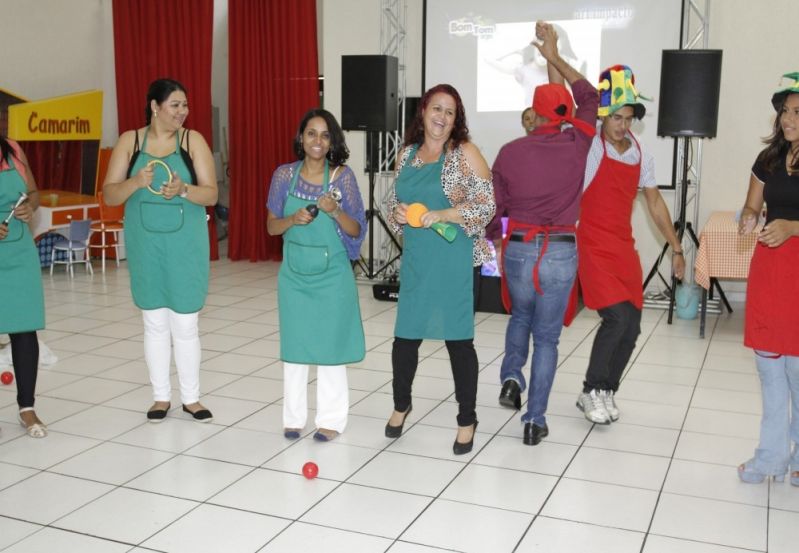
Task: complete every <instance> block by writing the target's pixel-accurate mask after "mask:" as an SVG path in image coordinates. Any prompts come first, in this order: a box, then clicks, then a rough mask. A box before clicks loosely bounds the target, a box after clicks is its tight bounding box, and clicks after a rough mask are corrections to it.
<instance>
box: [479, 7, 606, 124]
mask: <svg viewBox="0 0 799 553" xmlns="http://www.w3.org/2000/svg"><path fill="white" fill-rule="evenodd" d="M602 23H603V21H602V20H601V19H579V20H565V21H553V22H552V24H553V25H554V26H555V28H556V30H557V32H558V49H559V50H560V55H561V57H562V58H563V59H564V60H566V61H567V62H569V64H570V65H571V66H572V67H574V68H575V69H577V70H578V71H579V72H580V73H582V74H583V75H586V76H588V77H589V78H590V76H592V75H598V74H599V71H600V67H599V55H600V49H601V44H600V43H601V40H602ZM534 34H535V22H534V21H533V22H524V23H499V24H497V25H496V27H495V29H494V32H493V33H492V35H491V36H490V37H485V36H484V37H482V38H481V39H480V40H478V41H477V111H521V110H522V109H524V108H526V107H529V106H530V105H531V104H532V102H533V90H534V89H535V87H536V86H538V85H540V84H544V83H546V82H548V78H547V63H546V60H545V59H544V58H543V57H542V56H541V54H540V53H539V52H538V49H537V48H536V47H535V46H533V45H532V44H530V41H531V40H532V39H533V38H534Z"/></svg>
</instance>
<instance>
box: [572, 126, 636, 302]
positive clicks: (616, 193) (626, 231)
mask: <svg viewBox="0 0 799 553" xmlns="http://www.w3.org/2000/svg"><path fill="white" fill-rule="evenodd" d="M630 136H631V137H632V134H631V135H630ZM601 140H602V151H603V156H602V162H601V163H600V164H599V169H598V170H597V172H596V175H595V176H594V180H592V181H591V184H590V186H588V188H587V189H586V191H585V192H584V193H583V199H582V201H581V202H580V221H579V224H578V225H577V252H578V263H577V276H578V279H579V282H580V288H581V289H582V292H583V302H584V303H585V306H586V307H588V308H589V309H602V308H604V307H608V306H611V305H614V304H616V303H621V302H624V301H629V302H630V303H632V304H633V305H634V306H635V307H636V308H637V309H641V308H642V307H643V302H644V294H643V274H642V272H641V260H640V259H639V258H638V252H636V251H635V240H634V239H633V227H632V222H631V219H632V214H633V202H634V201H635V195H636V193H637V192H638V182H639V180H640V177H641V162H640V161H639V162H638V164H636V165H629V164H627V163H623V162H621V161H617V160H615V159H611V158H610V157H608V152H607V146H606V144H605V139H604V138H601ZM632 140H633V145H634V146H635V147H636V148H638V151H639V154H640V151H641V148H640V147H639V145H638V142H637V141H636V140H635V137H632Z"/></svg>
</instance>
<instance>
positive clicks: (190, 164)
mask: <svg viewBox="0 0 799 553" xmlns="http://www.w3.org/2000/svg"><path fill="white" fill-rule="evenodd" d="M190 132H191V131H190V130H189V129H186V131H185V132H184V133H183V136H182V137H180V141H181V143H182V142H183V139H184V138H185V139H186V148H183V146H181V147H180V157H181V158H182V159H183V163H185V164H186V169H188V170H189V176H190V177H191V182H192V184H199V183H198V182H197V173H195V172H194V161H192V159H191V156H190V155H189V133H190Z"/></svg>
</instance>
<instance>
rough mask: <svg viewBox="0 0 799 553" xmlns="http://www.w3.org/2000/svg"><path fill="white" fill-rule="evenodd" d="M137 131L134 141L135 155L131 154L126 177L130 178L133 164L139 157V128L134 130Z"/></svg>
mask: <svg viewBox="0 0 799 553" xmlns="http://www.w3.org/2000/svg"><path fill="white" fill-rule="evenodd" d="M134 132H135V133H136V139H135V141H134V142H133V155H132V156H130V161H129V162H128V173H127V176H126V178H128V179H129V178H130V176H131V174H132V173H133V164H134V163H136V160H137V159H138V157H139V151H140V149H139V129H136V130H135V131H134Z"/></svg>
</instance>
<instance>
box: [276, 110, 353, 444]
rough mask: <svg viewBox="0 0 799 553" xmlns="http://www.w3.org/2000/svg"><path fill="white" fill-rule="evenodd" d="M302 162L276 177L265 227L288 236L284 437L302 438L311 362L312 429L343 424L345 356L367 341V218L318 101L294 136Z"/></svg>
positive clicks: (281, 297) (348, 359)
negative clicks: (361, 286) (362, 261)
mask: <svg viewBox="0 0 799 553" xmlns="http://www.w3.org/2000/svg"><path fill="white" fill-rule="evenodd" d="M294 151H295V153H296V154H297V157H298V158H299V159H300V161H298V162H295V163H290V164H286V165H281V166H280V167H278V168H277V170H276V171H275V173H274V175H273V176H272V183H271V185H270V189H269V199H268V202H267V208H268V210H269V211H268V214H267V223H266V225H267V227H266V228H267V231H268V232H269V234H271V235H273V236H276V235H282V236H283V263H282V264H281V265H280V271H279V273H278V280H277V283H278V288H277V296H278V312H279V315H280V358H281V359H282V361H283V388H284V397H283V427H284V435H285V436H286V438H289V439H296V438H299V437H300V434H301V432H302V430H303V428H304V427H305V422H306V419H307V411H308V408H307V386H308V366H309V365H317V373H316V420H315V424H316V428H317V430H316V432H315V433H314V438H315V439H316V440H319V441H328V440H331V439H333V438H335V437H336V436H337V435H338V434H340V433H341V432H343V431H344V428H345V427H346V425H347V413H348V411H349V393H348V385H347V367H346V365H347V364H350V363H355V362H358V361H360V360H361V359H363V357H364V355H365V342H364V335H363V325H362V324H361V310H360V305H359V302H358V291H357V290H356V286H355V277H354V275H353V272H352V264H351V262H350V260H351V259H353V260H354V259H358V254H359V251H360V247H361V242H363V238H364V236H365V233H366V219H365V212H364V210H363V200H362V199H361V193H360V190H358V183H357V181H356V180H355V175H354V173H353V172H352V170H351V169H350V168H349V167H346V166H345V165H344V162H345V161H346V160H347V158H348V157H349V151H348V150H347V145H346V144H345V142H344V133H343V132H342V131H341V127H339V124H338V122H337V121H336V119H335V118H334V117H333V115H332V114H331V113H330V112H328V111H325V110H323V109H313V110H311V111H309V112H308V113H306V114H305V116H304V117H303V119H302V121H301V122H300V127H299V131H298V132H297V136H296V138H295V142H294Z"/></svg>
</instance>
